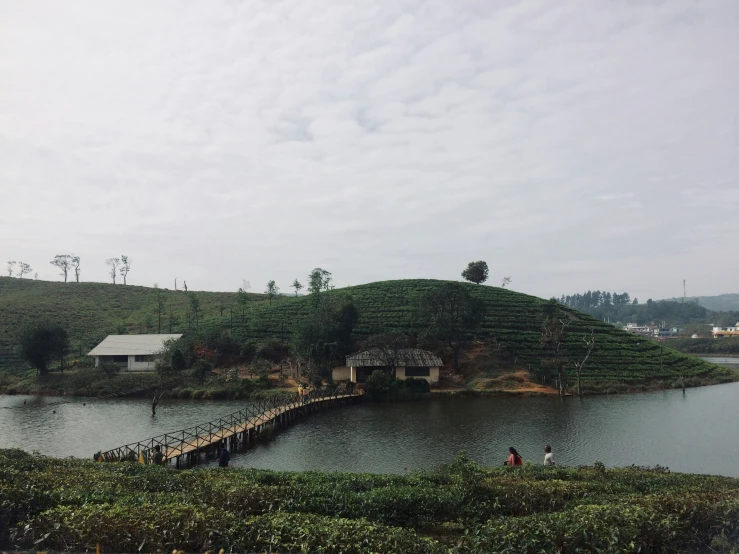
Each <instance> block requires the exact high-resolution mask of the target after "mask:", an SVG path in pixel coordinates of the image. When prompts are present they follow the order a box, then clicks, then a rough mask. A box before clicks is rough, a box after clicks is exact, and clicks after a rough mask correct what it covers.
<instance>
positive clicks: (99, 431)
mask: <svg viewBox="0 0 739 554" xmlns="http://www.w3.org/2000/svg"><path fill="white" fill-rule="evenodd" d="M24 401H25V402H26V405H25V407H24V405H23V403H24ZM242 406H243V403H242V402H239V401H228V402H224V401H219V402H203V401H195V400H168V399H165V400H163V401H162V402H161V404H160V405H159V407H158V408H157V415H156V417H154V418H152V417H151V403H150V401H149V400H147V399H95V398H88V399H85V398H54V397H32V396H0V446H2V447H4V448H9V447H20V448H24V449H25V450H29V451H33V450H35V451H38V452H41V453H43V454H48V455H51V456H59V457H62V456H77V457H83V458H91V457H92V454H93V452H96V451H98V450H106V449H109V448H113V447H116V446H121V445H123V444H126V443H129V442H135V441H138V440H143V439H146V438H148V437H151V436H154V435H157V434H159V433H163V432H171V431H176V430H179V429H182V428H185V427H188V426H191V425H194V424H197V423H202V422H205V421H208V420H210V419H214V418H217V417H220V416H222V415H226V414H228V413H230V412H232V411H235V410H238V409H239V408H241V407H242ZM54 411H56V413H54ZM738 421H739V383H731V384H726V385H716V386H711V387H701V388H696V389H688V390H687V392H686V394H685V395H683V393H682V391H679V390H670V391H659V392H651V393H641V394H632V395H613V396H593V397H585V398H564V399H562V398H558V397H545V398H508V397H494V398H478V397H475V398H453V397H441V398H434V399H431V400H423V401H416V402H404V403H393V404H369V403H363V404H358V405H354V406H348V407H344V408H338V409H335V410H329V411H326V412H321V413H316V414H313V415H311V416H309V417H307V418H305V419H303V420H301V421H299V422H298V423H297V424H295V425H293V426H292V427H290V428H289V429H287V430H285V431H283V432H281V433H279V434H277V436H276V437H275V439H274V440H273V441H272V442H270V443H267V444H262V445H259V446H257V447H256V448H254V449H252V450H249V451H248V452H246V453H241V454H234V455H233V457H232V459H231V465H232V466H237V467H256V468H264V469H277V470H296V471H302V470H312V469H318V470H340V471H362V472H375V473H404V472H406V471H412V470H417V469H432V468H435V467H438V466H439V464H442V463H446V462H450V461H451V460H453V459H454V456H455V454H456V453H457V452H458V451H459V450H466V451H467V452H468V454H469V456H470V457H471V458H472V459H474V460H476V461H478V462H480V463H482V464H485V465H500V464H502V462H503V460H504V459H505V457H506V454H507V449H508V447H509V446H515V447H516V448H517V449H518V451H519V452H520V453H521V454H522V456H523V458H524V460H527V461H529V460H530V461H534V462H537V463H540V462H541V461H542V460H543V458H544V446H545V445H546V444H551V445H552V448H553V450H554V453H555V460H556V461H557V462H558V463H559V464H562V465H581V464H592V463H593V462H595V461H596V460H600V461H602V462H603V463H605V464H606V465H607V466H626V465H631V464H638V465H656V464H660V465H663V466H667V467H669V468H670V469H671V470H673V471H684V472H694V473H712V474H721V475H729V476H734V477H739V425H738V424H737V422H738Z"/></svg>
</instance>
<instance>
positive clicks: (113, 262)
mask: <svg viewBox="0 0 739 554" xmlns="http://www.w3.org/2000/svg"><path fill="white" fill-rule="evenodd" d="M120 263H121V260H120V258H108V259H107V260H105V265H109V266H110V274H109V275H110V276H111V277H112V278H113V284H114V285H115V275H116V273H117V271H116V270H117V269H118V264H120Z"/></svg>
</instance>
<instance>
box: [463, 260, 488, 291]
mask: <svg viewBox="0 0 739 554" xmlns="http://www.w3.org/2000/svg"><path fill="white" fill-rule="evenodd" d="M462 277H464V278H465V279H466V280H467V281H470V282H471V283H475V284H476V285H479V284H480V283H484V282H485V281H487V280H488V264H487V262H483V261H479V262H470V263H468V264H467V268H466V269H465V270H464V271H463V272H462Z"/></svg>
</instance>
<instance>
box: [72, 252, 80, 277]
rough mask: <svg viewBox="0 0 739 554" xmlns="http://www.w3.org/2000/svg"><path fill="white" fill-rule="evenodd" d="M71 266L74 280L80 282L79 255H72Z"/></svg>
mask: <svg viewBox="0 0 739 554" xmlns="http://www.w3.org/2000/svg"><path fill="white" fill-rule="evenodd" d="M72 267H73V268H74V280H75V281H77V282H78V283H79V282H80V257H79V256H74V255H73V256H72Z"/></svg>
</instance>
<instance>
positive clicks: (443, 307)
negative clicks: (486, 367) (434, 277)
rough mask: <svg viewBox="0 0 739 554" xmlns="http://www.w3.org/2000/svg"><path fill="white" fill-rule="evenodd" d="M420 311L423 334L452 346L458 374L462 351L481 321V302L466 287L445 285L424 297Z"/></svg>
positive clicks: (455, 368) (455, 284)
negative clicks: (463, 345)
mask: <svg viewBox="0 0 739 554" xmlns="http://www.w3.org/2000/svg"><path fill="white" fill-rule="evenodd" d="M419 311H420V318H421V320H422V321H423V322H424V325H425V331H424V335H425V336H426V338H428V339H431V340H436V341H439V342H443V343H446V344H448V345H449V347H450V348H451V349H452V357H453V359H452V361H453V364H454V370H455V371H459V352H460V350H461V348H462V344H463V343H464V341H466V340H468V339H469V338H470V337H471V335H472V333H473V332H474V331H475V329H477V327H478V326H479V324H480V322H481V320H482V317H483V306H482V303H481V302H480V301H479V300H478V299H477V298H474V297H473V296H472V295H471V294H470V292H469V291H468V290H467V288H466V287H464V286H463V285H461V284H459V283H444V284H443V285H440V286H439V287H436V288H434V289H432V290H430V291H428V292H427V293H425V294H424V295H423V296H422V297H421V301H420V304H419Z"/></svg>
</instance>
